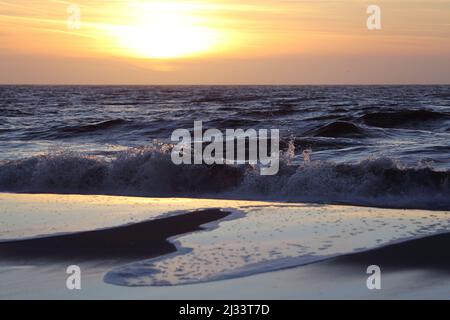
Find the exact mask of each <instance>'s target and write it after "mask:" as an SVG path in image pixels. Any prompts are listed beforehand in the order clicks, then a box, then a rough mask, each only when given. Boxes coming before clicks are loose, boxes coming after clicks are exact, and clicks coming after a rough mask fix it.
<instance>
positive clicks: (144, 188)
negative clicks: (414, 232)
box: [0, 85, 450, 209]
mask: <svg viewBox="0 0 450 320" xmlns="http://www.w3.org/2000/svg"><path fill="white" fill-rule="evenodd" d="M194 121H203V127H204V128H205V129H208V128H217V129H219V130H224V129H237V128H240V129H248V128H255V129H279V130H280V135H281V141H280V146H281V149H282V155H281V161H282V162H281V164H280V171H279V173H278V174H277V175H275V176H261V175H260V174H259V170H257V168H255V167H254V166H250V165H240V166H238V165H205V164H202V165H181V166H176V165H174V164H173V163H172V161H171V158H170V149H171V147H172V145H171V141H170V136H171V134H172V132H173V131H174V130H175V129H192V128H193V125H194ZM0 150H1V153H0V191H1V192H28V193H76V194H105V195H129V196H145V197H191V198H192V197H193V198H223V199H245V200H269V201H284V202H314V203H330V204H336V203H338V204H341V203H343V204H352V205H364V206H374V207H392V208H424V209H449V208H450V156H449V153H450V86H448V85H447V86H446V85H441V86H0ZM305 154H307V155H308V156H305Z"/></svg>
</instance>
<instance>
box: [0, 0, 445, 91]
mask: <svg viewBox="0 0 450 320" xmlns="http://www.w3.org/2000/svg"><path fill="white" fill-rule="evenodd" d="M370 5H376V6H378V8H379V9H380V15H379V16H376V17H375V19H378V18H379V19H378V20H376V21H377V22H379V23H380V25H379V26H380V27H381V28H380V29H375V30H370V29H369V28H368V26H367V20H368V19H369V20H370V19H372V18H374V16H373V12H369V13H368V12H367V9H368V7H369V6H370ZM370 21H372V22H373V21H374V20H370ZM0 83H1V84H450V0H421V1H419V0H389V1H385V0H370V1H360V0H336V1H332V0H330V1H327V0H310V1H308V0H258V1H254V0H239V1H238V0H196V1H191V0H176V1H172V0H160V1H153V0H128V1H127V0H73V1H70V2H69V1H60V0H10V1H2V0H0Z"/></svg>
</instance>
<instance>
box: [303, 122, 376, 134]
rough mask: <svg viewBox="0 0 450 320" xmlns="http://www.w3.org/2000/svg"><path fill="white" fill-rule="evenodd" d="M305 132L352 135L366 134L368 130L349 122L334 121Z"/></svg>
mask: <svg viewBox="0 0 450 320" xmlns="http://www.w3.org/2000/svg"><path fill="white" fill-rule="evenodd" d="M307 134H310V135H313V136H316V137H348V136H353V137H354V136H365V135H368V132H367V131H366V130H364V129H363V128H361V127H359V126H357V125H355V124H353V123H351V122H345V121H335V122H332V123H329V124H327V125H325V126H323V127H320V128H318V129H314V130H313V131H310V132H309V133H307Z"/></svg>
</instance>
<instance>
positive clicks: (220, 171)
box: [0, 144, 450, 209]
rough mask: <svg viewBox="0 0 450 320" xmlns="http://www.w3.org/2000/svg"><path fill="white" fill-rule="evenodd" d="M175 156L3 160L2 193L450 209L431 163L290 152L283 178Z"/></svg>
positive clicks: (445, 180) (447, 180) (447, 187)
mask: <svg viewBox="0 0 450 320" xmlns="http://www.w3.org/2000/svg"><path fill="white" fill-rule="evenodd" d="M170 151H171V146H169V145H163V144H161V145H159V146H151V147H146V148H140V149H129V150H127V151H123V152H118V153H117V154H115V156H114V158H105V157H100V156H88V155H83V154H76V153H72V152H59V153H53V154H47V155H41V156H36V157H31V158H27V159H22V160H13V161H2V162H0V191H2V192H31V193H77V194H109V195H132V196H153V197H172V196H176V197H184V196H186V197H216V198H230V199H254V200H273V201H292V202H320V203H347V204H355V205H370V206H379V207H395V208H428V209H448V208H450V171H436V170H433V169H432V168H430V167H428V166H426V165H421V164H418V165H416V166H410V165H405V164H403V163H401V162H399V161H396V160H394V159H389V158H369V159H366V160H363V161H360V162H357V163H352V164H349V163H346V164H337V163H333V162H328V161H311V162H310V161H302V162H300V163H297V164H295V165H294V164H293V162H292V159H293V157H294V155H293V154H288V153H287V152H286V153H284V154H283V156H282V159H281V163H280V171H279V173H278V174H277V175H275V176H261V175H260V171H259V168H257V167H254V166H250V165H244V166H233V165H211V166H208V165H181V166H176V165H174V164H173V163H172V161H171V158H170ZM291 151H292V150H291Z"/></svg>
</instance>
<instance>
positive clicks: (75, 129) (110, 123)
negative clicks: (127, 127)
mask: <svg viewBox="0 0 450 320" xmlns="http://www.w3.org/2000/svg"><path fill="white" fill-rule="evenodd" d="M127 123H128V121H126V120H124V119H112V120H106V121H102V122H97V123H93V124H87V125H81V126H72V127H64V128H61V129H60V132H63V133H90V132H94V131H99V130H107V129H111V128H115V127H118V126H122V125H124V124H127Z"/></svg>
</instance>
